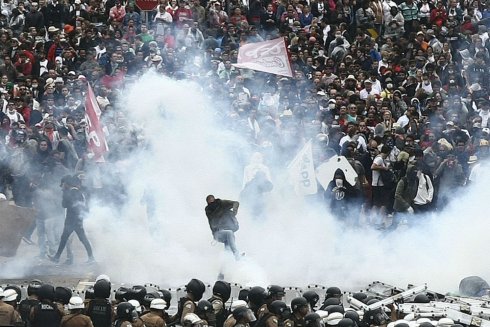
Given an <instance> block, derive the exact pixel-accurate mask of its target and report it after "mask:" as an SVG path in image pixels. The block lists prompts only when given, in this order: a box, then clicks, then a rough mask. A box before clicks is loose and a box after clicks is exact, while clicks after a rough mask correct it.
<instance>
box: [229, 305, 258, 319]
mask: <svg viewBox="0 0 490 327" xmlns="http://www.w3.org/2000/svg"><path fill="white" fill-rule="evenodd" d="M232 314H233V318H235V320H236V321H237V322H238V321H240V320H242V319H245V321H246V322H252V321H255V320H257V319H256V318H255V315H254V313H253V312H252V310H250V309H249V308H247V307H238V308H236V309H235V310H233V312H232Z"/></svg>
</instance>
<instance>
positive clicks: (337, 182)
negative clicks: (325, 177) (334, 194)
mask: <svg viewBox="0 0 490 327" xmlns="http://www.w3.org/2000/svg"><path fill="white" fill-rule="evenodd" d="M335 185H336V186H337V187H342V186H344V181H343V180H342V179H340V178H337V179H335Z"/></svg>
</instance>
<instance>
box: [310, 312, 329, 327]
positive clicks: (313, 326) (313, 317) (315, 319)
mask: <svg viewBox="0 0 490 327" xmlns="http://www.w3.org/2000/svg"><path fill="white" fill-rule="evenodd" d="M305 327H325V324H324V323H323V320H322V318H321V317H320V315H319V314H318V313H314V312H312V313H309V314H307V315H306V316H305Z"/></svg>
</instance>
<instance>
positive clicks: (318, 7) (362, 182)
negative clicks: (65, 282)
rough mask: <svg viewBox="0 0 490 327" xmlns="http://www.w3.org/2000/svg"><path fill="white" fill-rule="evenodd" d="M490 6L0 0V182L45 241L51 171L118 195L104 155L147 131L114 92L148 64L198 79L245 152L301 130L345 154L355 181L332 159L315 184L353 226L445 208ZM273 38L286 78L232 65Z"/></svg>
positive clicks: (480, 71)
mask: <svg viewBox="0 0 490 327" xmlns="http://www.w3.org/2000/svg"><path fill="white" fill-rule="evenodd" d="M489 4H490V2H486V1H468V0H461V1H457V0H449V1H444V0H438V1H437V2H433V1H432V0H431V1H428V0H420V1H414V0H406V1H404V2H402V1H399V0H398V1H393V0H383V1H381V0H363V1H357V0H338V1H336V0H314V1H313V0H312V1H305V0H272V1H270V0H262V1H261V0H252V1H247V0H243V1H238V0H229V1H219V0H210V1H207V0H202V1H200V0H179V1H177V0H171V1H170V2H169V1H167V0H159V2H158V5H157V6H156V8H155V9H154V10H153V11H151V12H143V11H140V10H139V9H138V8H137V7H136V6H135V3H134V1H132V0H130V1H127V2H125V1H121V0H107V1H100V0H90V1H88V0H73V1H71V0H70V1H68V0H67V1H58V0H50V1H45V0H39V2H34V1H30V0H29V1H18V0H1V15H0V53H1V56H0V92H1V100H0V109H1V112H0V122H1V124H0V193H3V194H5V195H6V197H7V199H8V200H13V201H14V202H15V204H16V205H18V206H23V207H34V208H36V209H37V217H36V221H37V227H38V232H39V235H40V237H41V238H42V239H43V240H45V239H47V240H48V243H49V244H48V246H47V247H49V251H50V252H51V253H54V251H55V250H56V244H55V243H56V242H50V240H51V241H52V240H55V239H56V238H58V239H59V235H60V234H61V230H60V227H59V226H61V223H60V219H61V220H63V214H64V213H63V208H61V206H60V205H59V200H60V198H61V192H62V191H61V190H60V188H59V181H60V179H61V177H63V176H66V175H70V174H76V175H77V178H79V179H81V180H82V181H83V183H82V184H83V185H82V187H84V188H85V189H87V190H90V192H87V193H86V194H85V196H88V194H90V195H92V196H99V197H104V198H105V199H106V200H107V201H108V202H112V203H114V204H116V206H117V204H120V203H123V202H124V196H125V192H124V189H123V183H122V182H121V180H120V178H119V176H117V172H116V171H115V170H113V169H111V168H110V167H111V164H113V163H114V162H117V161H118V160H120V159H122V158H125V156H126V154H127V153H128V152H130V151H132V150H134V149H136V148H138V147H139V146H140V145H141V137H140V136H139V135H138V131H137V130H135V129H134V126H132V125H131V122H130V121H129V120H128V119H127V117H126V115H125V112H124V110H122V109H123V108H124V104H122V103H120V101H119V99H121V90H122V89H123V88H124V87H125V86H127V85H129V84H130V83H134V82H136V81H137V79H138V77H139V76H141V75H142V74H145V73H146V72H150V71H151V72H154V73H155V74H161V75H165V76H169V77H171V78H174V79H179V80H182V79H188V80H192V81H195V82H197V83H199V84H200V85H201V87H202V91H203V92H204V93H205V94H206V95H208V96H209V97H210V98H212V99H214V101H215V102H214V103H215V104H216V106H215V110H216V116H217V117H218V118H219V119H221V120H222V122H223V126H226V127H227V128H229V129H231V130H233V131H235V132H236V133H237V134H239V135H241V136H242V137H243V138H245V139H246V140H247V141H248V143H249V145H250V147H249V149H248V150H247V151H248V153H241V155H242V156H244V157H245V156H248V155H249V154H250V153H252V152H259V153H261V154H262V155H263V164H265V165H268V166H271V167H272V166H273V167H277V166H278V165H279V166H280V164H278V163H281V162H288V161H289V160H291V159H292V158H293V157H294V155H295V154H296V153H297V152H298V150H299V149H301V147H302V146H303V144H304V143H305V142H306V141H307V140H309V139H313V141H314V160H315V163H316V164H320V163H321V162H323V161H325V160H326V159H328V158H329V157H331V156H332V155H333V154H339V155H342V156H345V157H346V158H347V160H348V161H349V162H350V164H351V165H352V167H353V168H354V169H355V171H356V175H357V179H356V182H355V183H353V184H354V185H352V184H351V183H349V182H347V180H346V176H345V173H344V172H343V171H342V170H339V171H336V172H335V173H334V174H332V182H331V183H330V186H329V187H328V188H327V189H326V190H325V192H324V194H323V200H324V201H325V202H327V204H328V207H329V208H330V210H331V211H332V212H334V213H335V214H336V215H337V216H339V217H341V219H343V220H350V221H351V222H352V223H353V224H357V223H359V214H358V213H359V212H361V215H360V216H361V217H363V219H364V220H365V221H367V222H368V223H372V224H375V225H379V226H380V227H381V228H386V227H389V226H390V225H391V226H395V225H396V224H397V222H396V221H395V222H394V223H392V222H391V217H392V214H393V213H396V214H395V217H399V218H400V219H402V221H403V220H404V218H403V217H404V215H406V214H412V213H417V212H428V211H433V210H441V209H442V208H444V207H445V206H446V204H447V203H448V201H449V199H450V197H451V195H452V194H457V192H458V191H457V190H458V188H461V187H464V186H465V185H467V184H468V183H469V182H470V181H472V180H475V179H476V178H477V176H478V174H481V171H482V168H481V164H480V162H481V161H482V159H484V158H485V157H486V156H488V151H489V137H490V136H489V135H490V129H489V115H490V113H489V109H490V102H489V94H488V90H489V86H490V85H489V81H490V80H489V76H490V75H489V69H488V68H487V63H488V62H489V60H490V52H489V46H490V42H489V34H488V32H487V19H488V16H489V14H490V9H489ZM277 37H283V38H284V39H285V40H286V43H287V47H288V53H289V56H290V61H291V65H292V70H293V77H292V78H286V77H281V76H275V75H271V74H266V73H262V72H257V71H251V70H247V69H238V68H236V67H234V66H233V64H234V63H236V61H237V57H238V51H239V48H240V46H241V45H243V44H246V43H251V42H259V41H263V40H268V39H273V38H277ZM87 83H90V85H91V86H92V87H93V88H94V90H95V93H96V99H97V102H98V104H99V106H100V109H101V111H102V114H101V121H102V122H103V124H104V125H105V126H106V128H107V132H108V134H107V140H108V143H109V148H110V151H109V152H108V153H107V154H106V155H105V163H104V164H101V163H100V162H96V160H94V157H93V154H91V153H89V151H88V149H87V142H86V135H85V128H86V125H87V120H86V119H85V116H84V106H85V101H84V100H85V95H86V90H87ZM133 109H134V110H137V109H138V108H133ZM250 149H252V150H250ZM243 161H244V162H245V160H243ZM259 161H260V160H259ZM93 171H96V174H92V176H95V177H93V178H91V179H90V178H86V174H88V172H92V173H93ZM101 175H104V176H110V177H111V178H108V179H107V180H110V183H107V182H106V181H104V183H101V180H100V178H97V176H101ZM272 175H274V171H272ZM264 179H265V180H266V182H269V183H270V182H271V179H272V178H271V176H270V173H268V174H256V175H254V176H249V178H248V180H247V184H246V185H244V186H245V188H244V190H245V189H248V190H250V189H252V190H254V191H253V192H252V193H254V192H259V193H260V192H268V191H270V189H271V188H272V187H271V186H270V185H268V186H267V187H265V188H264V187H262V186H263V184H264ZM249 193H250V192H249ZM353 212H354V213H356V214H352V213H353ZM54 217H58V218H56V219H55V220H54V221H55V223H53V224H50V222H49V221H52V220H53V218H54ZM405 217H406V216H405ZM57 226H58V227H57ZM34 228H35V226H33V227H32V228H31V231H30V232H28V233H27V235H26V240H27V241H29V239H30V235H31V234H32V231H33V230H34ZM50 233H52V234H53V235H55V237H49V235H47V234H50ZM45 234H46V235H45ZM46 236H47V237H46ZM43 242H44V241H43ZM51 243H53V244H51ZM43 248H46V247H44V246H43ZM45 253H46V249H42V250H41V254H42V255H44V254H45Z"/></svg>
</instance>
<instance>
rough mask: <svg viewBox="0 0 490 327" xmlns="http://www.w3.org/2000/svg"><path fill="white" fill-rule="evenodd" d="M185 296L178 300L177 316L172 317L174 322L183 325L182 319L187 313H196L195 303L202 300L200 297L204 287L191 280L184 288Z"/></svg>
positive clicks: (201, 283)
mask: <svg viewBox="0 0 490 327" xmlns="http://www.w3.org/2000/svg"><path fill="white" fill-rule="evenodd" d="M185 289H186V292H187V294H186V296H185V297H183V298H181V299H180V300H179V304H178V309H177V314H176V315H175V316H174V319H173V320H174V321H180V323H181V324H184V317H185V315H186V314H188V313H195V312H196V303H195V302H196V301H199V300H200V299H202V295H203V294H204V291H205V290H206V286H205V285H204V283H203V282H202V281H200V280H199V279H195V278H194V279H191V281H190V282H189V283H187V285H186V286H185Z"/></svg>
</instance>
